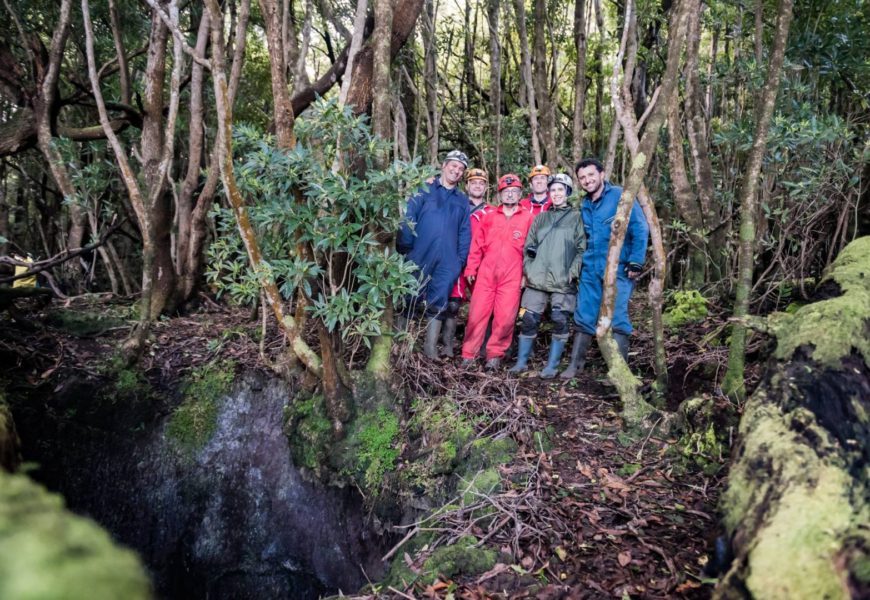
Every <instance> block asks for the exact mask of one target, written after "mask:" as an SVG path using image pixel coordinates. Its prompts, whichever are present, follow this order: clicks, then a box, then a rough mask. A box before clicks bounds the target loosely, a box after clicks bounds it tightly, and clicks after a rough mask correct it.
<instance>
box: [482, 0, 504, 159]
mask: <svg viewBox="0 0 870 600" xmlns="http://www.w3.org/2000/svg"><path fill="white" fill-rule="evenodd" d="M486 8H487V21H488V23H489V55H490V56H489V101H490V106H491V108H490V111H491V115H492V118H493V121H494V124H495V142H494V144H495V167H494V169H495V173H494V174H495V175H498V174H499V173H501V45H500V44H499V40H498V13H499V10H500V9H501V4H500V3H499V1H498V0H488V2H487V7H486Z"/></svg>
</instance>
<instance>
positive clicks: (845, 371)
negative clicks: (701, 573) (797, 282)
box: [714, 237, 870, 598]
mask: <svg viewBox="0 0 870 600" xmlns="http://www.w3.org/2000/svg"><path fill="white" fill-rule="evenodd" d="M867 264H870V237H864V238H859V239H857V240H855V241H854V242H852V243H851V244H850V245H849V246H847V247H846V248H845V249H844V250H843V252H842V253H841V254H840V256H839V257H838V258H837V260H836V261H835V262H834V263H833V264H832V266H831V268H830V270H829V272H828V275H827V276H826V278H825V280H824V281H823V283H822V286H821V287H820V291H821V292H822V294H823V295H824V296H826V297H829V296H830V294H831V293H838V292H843V293H842V295H840V296H836V297H830V298H829V299H827V300H823V301H821V302H816V303H814V304H810V305H807V306H804V307H802V308H801V309H799V310H798V311H797V312H796V313H795V314H793V315H784V314H782V313H777V315H776V317H775V319H774V318H772V317H771V318H768V319H767V324H768V326H769V328H770V329H771V330H772V333H773V334H774V335H775V336H776V338H777V340H778V341H777V346H776V351H775V352H774V359H775V360H773V361H771V363H770V364H769V366H768V368H767V370H766V373H765V374H764V376H763V378H762V381H761V383H760V384H759V386H758V388H757V389H756V390H755V392H754V393H753V394H752V396H751V397H750V398H749V400H748V401H747V402H746V405H745V408H744V413H743V417H742V419H741V421H740V430H739V434H738V441H737V445H736V449H735V451H734V454H733V459H732V460H733V462H732V467H731V469H730V472H729V476H728V486H727V488H726V489H725V491H724V493H723V495H722V498H721V500H720V508H721V509H722V513H723V515H724V524H725V528H726V531H727V533H728V535H729V538H730V541H731V544H732V548H733V554H734V557H735V558H734V561H733V562H732V564H731V565H730V568H729V570H728V572H727V573H726V574H725V576H724V577H723V578H722V579H721V580H720V582H719V584H718V586H717V588H716V591H715V595H714V597H716V598H867V597H868V596H870V577H868V571H867V565H868V564H870V529H868V528H867V523H868V522H870V483H868V479H867V465H868V462H870V427H868V421H867V415H868V414H870V342H868V337H867V331H868V329H870V317H868V315H870V278H868V277H866V276H863V273H862V272H864V271H866V265H867Z"/></svg>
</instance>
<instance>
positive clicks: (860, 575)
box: [849, 555, 870, 585]
mask: <svg viewBox="0 0 870 600" xmlns="http://www.w3.org/2000/svg"><path fill="white" fill-rule="evenodd" d="M849 570H850V571H851V572H852V577H854V578H855V581H857V582H859V583H861V584H863V585H870V557H868V556H866V555H865V556H861V557H859V558H856V559H855V560H853V561H852V564H851V565H849Z"/></svg>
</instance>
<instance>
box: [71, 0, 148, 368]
mask: <svg viewBox="0 0 870 600" xmlns="http://www.w3.org/2000/svg"><path fill="white" fill-rule="evenodd" d="M82 20H83V21H84V28H85V53H86V55H87V62H88V75H89V77H90V80H91V90H92V92H93V95H94V102H95V103H96V105H97V112H98V113H99V116H100V124H101V125H102V127H103V131H104V132H105V134H106V139H107V140H108V141H109V145H110V146H111V147H112V151H113V152H114V154H115V160H116V161H117V163H118V167H119V168H120V170H121V178H122V179H123V181H124V185H125V186H126V187H127V193H128V195H129V197H130V204H131V205H132V206H133V211H134V212H135V214H136V218H137V220H138V221H139V224H140V227H139V228H140V232H141V234H142V294H141V301H140V309H139V313H140V314H139V324H138V325H137V327H136V328H135V329H134V330H133V331H132V332H131V334H130V338H129V339H128V340H127V342H125V344H124V350H125V352H126V353H127V357H126V358H127V360H128V362H133V361H135V360H137V359H138V358H139V355H140V354H141V352H142V350H143V349H144V346H145V340H146V338H147V336H148V332H149V331H150V329H151V322H152V320H151V297H152V292H153V272H154V271H153V268H154V228H153V225H152V220H151V212H150V210H149V208H150V207H149V206H148V204H147V197H146V196H145V195H144V194H142V191H141V189H140V187H139V182H138V179H137V177H136V174H135V173H134V172H133V169H132V168H131V167H130V161H129V159H128V155H129V154H128V152H127V150H126V149H125V148H124V147H123V146H122V145H121V141H120V140H119V139H118V136H117V135H116V134H115V131H114V130H113V129H112V124H111V122H110V121H109V113H108V111H107V110H106V103H105V101H104V100H103V93H102V90H101V89H100V78H99V75H98V74H97V64H96V58H95V56H94V32H93V25H92V24H91V14H90V8H89V6H88V0H82ZM161 83H162V82H161Z"/></svg>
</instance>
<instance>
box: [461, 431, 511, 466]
mask: <svg viewBox="0 0 870 600" xmlns="http://www.w3.org/2000/svg"><path fill="white" fill-rule="evenodd" d="M516 452H517V443H516V442H515V441H513V440H512V439H510V438H499V439H493V438H478V439H476V440H474V441H473V442H472V443H471V448H470V450H469V453H468V457H467V458H466V459H465V467H466V472H469V471H471V472H474V471H479V470H481V469H486V468H487V467H495V466H498V465H504V464H507V463H509V462H511V461H512V460H513V458H514V455H515V454H516Z"/></svg>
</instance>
